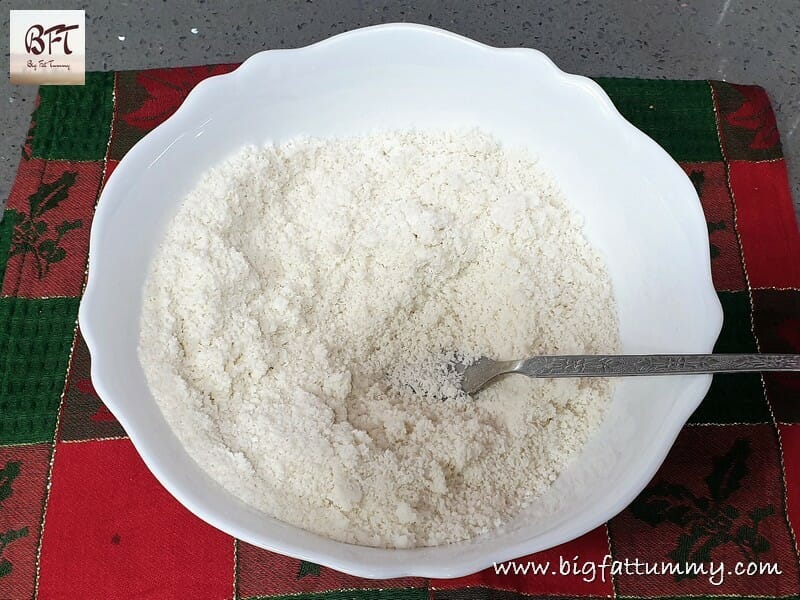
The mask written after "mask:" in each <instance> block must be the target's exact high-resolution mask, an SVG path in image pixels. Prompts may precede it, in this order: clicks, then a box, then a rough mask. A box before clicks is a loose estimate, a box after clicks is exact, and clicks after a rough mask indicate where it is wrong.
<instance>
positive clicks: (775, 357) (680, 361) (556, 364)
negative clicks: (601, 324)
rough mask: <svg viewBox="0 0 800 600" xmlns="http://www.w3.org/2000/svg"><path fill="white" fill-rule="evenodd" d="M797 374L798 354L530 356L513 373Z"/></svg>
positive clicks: (620, 374)
mask: <svg viewBox="0 0 800 600" xmlns="http://www.w3.org/2000/svg"><path fill="white" fill-rule="evenodd" d="M743 371H800V354H622V355H584V356H534V357H532V358H528V359H526V360H522V361H519V363H518V365H517V366H516V368H514V369H513V372H515V373H522V374H524V375H528V376H529V377H598V376H600V377H602V376H609V377H617V376H635V375H670V374H672V375H680V374H693V373H738V372H743Z"/></svg>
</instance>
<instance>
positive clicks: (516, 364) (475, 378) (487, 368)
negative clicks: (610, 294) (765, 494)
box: [454, 354, 800, 394]
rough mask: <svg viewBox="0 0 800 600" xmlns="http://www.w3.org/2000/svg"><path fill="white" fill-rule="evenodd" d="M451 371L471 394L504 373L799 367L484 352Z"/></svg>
mask: <svg viewBox="0 0 800 600" xmlns="http://www.w3.org/2000/svg"><path fill="white" fill-rule="evenodd" d="M454 371H455V372H456V374H458V375H460V376H461V389H462V390H464V391H465V392H466V393H468V394H474V393H476V392H479V391H480V390H482V389H483V388H484V387H486V386H487V385H488V384H489V383H491V382H492V381H493V380H494V379H495V378H497V377H499V376H500V375H505V374H507V373H519V374H521V375H527V376H528V377H631V376H636V375H690V374H699V373H741V372H747V371H800V354H627V355H624V354H623V355H614V354H609V355H588V356H533V357H531V358H526V359H522V360H506V361H497V360H492V359H491V358H486V357H485V356H484V357H482V358H479V359H478V360H476V361H475V362H473V363H471V364H468V365H454Z"/></svg>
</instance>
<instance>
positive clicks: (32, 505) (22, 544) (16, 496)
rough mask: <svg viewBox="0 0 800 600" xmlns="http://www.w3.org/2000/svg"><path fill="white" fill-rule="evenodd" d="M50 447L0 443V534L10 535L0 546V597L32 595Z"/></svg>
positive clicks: (30, 596) (48, 445)
mask: <svg viewBox="0 0 800 600" xmlns="http://www.w3.org/2000/svg"><path fill="white" fill-rule="evenodd" d="M50 448H51V446H50V444H32V445H30V446H10V447H0V489H2V488H4V489H5V490H6V491H5V492H4V493H3V494H2V495H0V535H3V537H6V536H8V537H9V538H12V537H13V538H14V539H13V540H12V541H9V542H8V543H7V544H6V545H5V547H4V548H0V598H32V597H33V590H34V585H35V583H34V582H35V580H36V549H37V548H38V546H39V531H40V529H41V524H42V506H43V504H44V495H45V487H46V485H47V471H48V469H49V466H50ZM6 485H8V487H5V486H6ZM6 494H9V495H7V496H6ZM4 496H6V497H4Z"/></svg>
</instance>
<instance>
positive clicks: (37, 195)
mask: <svg viewBox="0 0 800 600" xmlns="http://www.w3.org/2000/svg"><path fill="white" fill-rule="evenodd" d="M77 176H78V174H77V173H75V172H73V171H66V172H65V173H64V174H62V175H61V177H59V178H58V179H56V180H55V181H53V182H52V183H43V184H42V185H40V186H39V189H38V190H36V191H35V192H34V193H33V194H31V195H30V196H29V197H28V203H29V204H30V207H31V212H30V216H31V219H34V218H36V217H40V216H42V214H43V213H46V212H47V211H48V210H52V209H54V208H55V207H56V206H58V205H59V204H61V202H62V201H63V200H65V199H66V197H67V195H68V194H69V188H70V187H72V185H73V184H74V183H75V179H76V177H77Z"/></svg>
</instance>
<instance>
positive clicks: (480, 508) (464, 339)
mask: <svg viewBox="0 0 800 600" xmlns="http://www.w3.org/2000/svg"><path fill="white" fill-rule="evenodd" d="M615 315H616V311H615V306H614V301H613V295H612V291H611V285H610V282H609V278H608V275H607V273H606V271H605V268H604V265H603V263H602V261H601V259H600V258H599V257H598V255H597V254H596V253H595V252H594V251H593V250H592V248H590V247H589V245H588V244H587V242H586V241H585V239H584V237H583V235H582V232H581V219H580V217H579V216H577V215H576V214H575V213H574V212H572V211H571V210H570V209H569V208H568V207H567V205H566V204H565V202H564V200H563V198H562V197H561V195H560V193H559V191H558V189H557V188H556V187H555V186H554V184H553V183H552V182H551V180H550V179H549V178H548V177H547V176H545V175H544V174H542V173H541V172H540V171H539V170H538V169H537V167H536V166H535V161H534V159H533V158H532V157H531V156H530V155H528V154H527V153H524V152H521V151H513V150H509V149H506V148H504V147H501V146H500V145H499V144H498V143H497V142H496V141H495V140H494V139H493V138H491V137H489V136H488V135H486V134H482V133H478V132H470V133H466V132H465V133H436V134H433V133H419V132H395V133H390V134H380V135H373V136H368V137H357V138H349V139H338V140H334V141H317V140H297V141H294V142H292V143H288V144H285V145H282V146H279V147H267V148H264V149H255V148H248V149H245V150H243V151H242V152H241V153H240V154H238V155H237V156H235V157H234V158H233V159H231V160H230V161H228V162H226V163H225V164H222V165H220V166H219V167H217V168H216V169H214V170H212V171H210V172H209V173H208V174H207V175H206V176H204V178H203V179H202V181H201V182H200V183H199V184H198V186H197V187H196V189H194V191H192V192H191V193H190V194H189V195H188V196H187V198H186V200H185V202H184V204H183V206H182V207H181V209H180V211H179V212H178V214H177V216H176V217H175V219H174V221H173V222H172V224H171V225H170V227H169V230H168V232H167V234H166V237H165V240H164V243H163V245H162V247H161V249H160V250H159V252H158V255H157V257H156V259H155V261H154V263H153V265H152V272H151V274H150V276H149V279H148V281H147V284H146V289H145V302H144V310H143V315H142V330H141V340H140V356H141V360H142V364H143V366H144V369H145V373H146V375H147V379H148V381H149V384H150V387H151V389H152V391H153V394H154V395H155V398H156V400H157V401H158V404H159V406H160V407H161V410H162V411H163V413H164V415H165V417H166V419H167V421H168V422H169V423H170V425H171V426H172V428H173V429H174V431H175V433H176V434H177V436H178V437H179V438H180V440H181V441H182V443H183V444H184V445H185V447H186V448H187V450H188V452H189V453H190V454H191V455H192V456H193V457H194V459H195V460H196V461H197V462H198V463H199V464H200V465H201V466H202V468H203V469H205V470H206V471H207V472H208V473H209V474H210V475H211V477H213V478H214V479H215V480H216V481H218V482H219V483H220V484H221V485H222V486H223V487H225V488H226V489H228V490H229V491H231V492H232V493H233V494H235V495H236V496H238V497H240V498H242V499H243V500H244V501H245V502H247V503H249V504H251V505H253V506H255V507H257V508H259V509H262V510H263V511H265V512H266V513H269V514H270V515H273V516H275V517H277V518H279V519H281V520H283V521H286V522H289V523H292V524H294V525H297V526H300V527H303V528H306V529H309V530H311V531H314V532H317V533H320V534H322V535H325V536H328V537H331V538H335V539H338V540H343V541H347V542H353V543H357V544H365V545H374V546H385V547H413V546H427V545H436V544H442V543H447V542H454V541H457V540H462V539H465V538H469V537H472V536H475V535H478V534H480V533H482V532H485V531H487V530H489V529H491V528H494V527H496V526H497V525H499V524H501V523H503V522H505V521H507V520H509V519H511V518H512V517H513V516H515V515H516V514H517V513H518V512H519V511H520V509H521V508H522V507H523V506H524V505H526V504H527V503H529V502H530V501H531V500H532V499H534V498H535V497H536V496H537V495H539V494H540V493H542V492H543V491H544V490H546V489H547V487H548V486H549V485H550V484H551V483H552V481H553V480H554V479H555V477H556V476H557V475H558V473H559V472H560V471H561V470H562V469H563V468H564V467H565V466H566V465H567V464H568V463H569V461H570V459H571V458H572V457H573V456H574V455H575V454H576V452H578V451H579V450H580V448H581V447H582V446H583V444H584V443H585V442H586V440H587V438H588V436H589V435H590V434H591V433H592V431H593V430H594V429H595V428H596V427H597V426H598V424H599V422H600V420H601V419H602V417H603V414H604V411H605V410H606V407H607V404H608V401H609V399H610V391H611V388H610V384H609V383H608V382H607V381H605V380H599V379H586V380H582V381H578V380H549V381H548V380H539V381H531V380H529V379H527V378H524V377H509V378H507V379H505V380H504V381H502V382H500V383H499V384H496V385H493V386H492V387H490V388H489V389H487V390H486V391H484V392H483V393H481V394H480V395H479V396H478V397H477V399H474V400H472V399H468V398H466V397H464V396H463V394H460V393H458V392H457V390H456V389H455V388H454V387H453V386H452V385H451V384H450V383H449V382H448V380H447V378H446V376H445V375H444V370H443V369H442V368H441V365H442V362H443V361H444V360H445V356H446V355H448V353H452V352H453V351H458V352H461V353H463V354H466V355H468V356H480V355H487V356H491V357H497V358H504V359H509V358H517V357H524V356H526V355H530V354H537V353H569V354H573V353H574V354H580V353H596V352H614V351H616V350H617V349H618V343H619V342H618V333H617V324H616V316H615Z"/></svg>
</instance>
